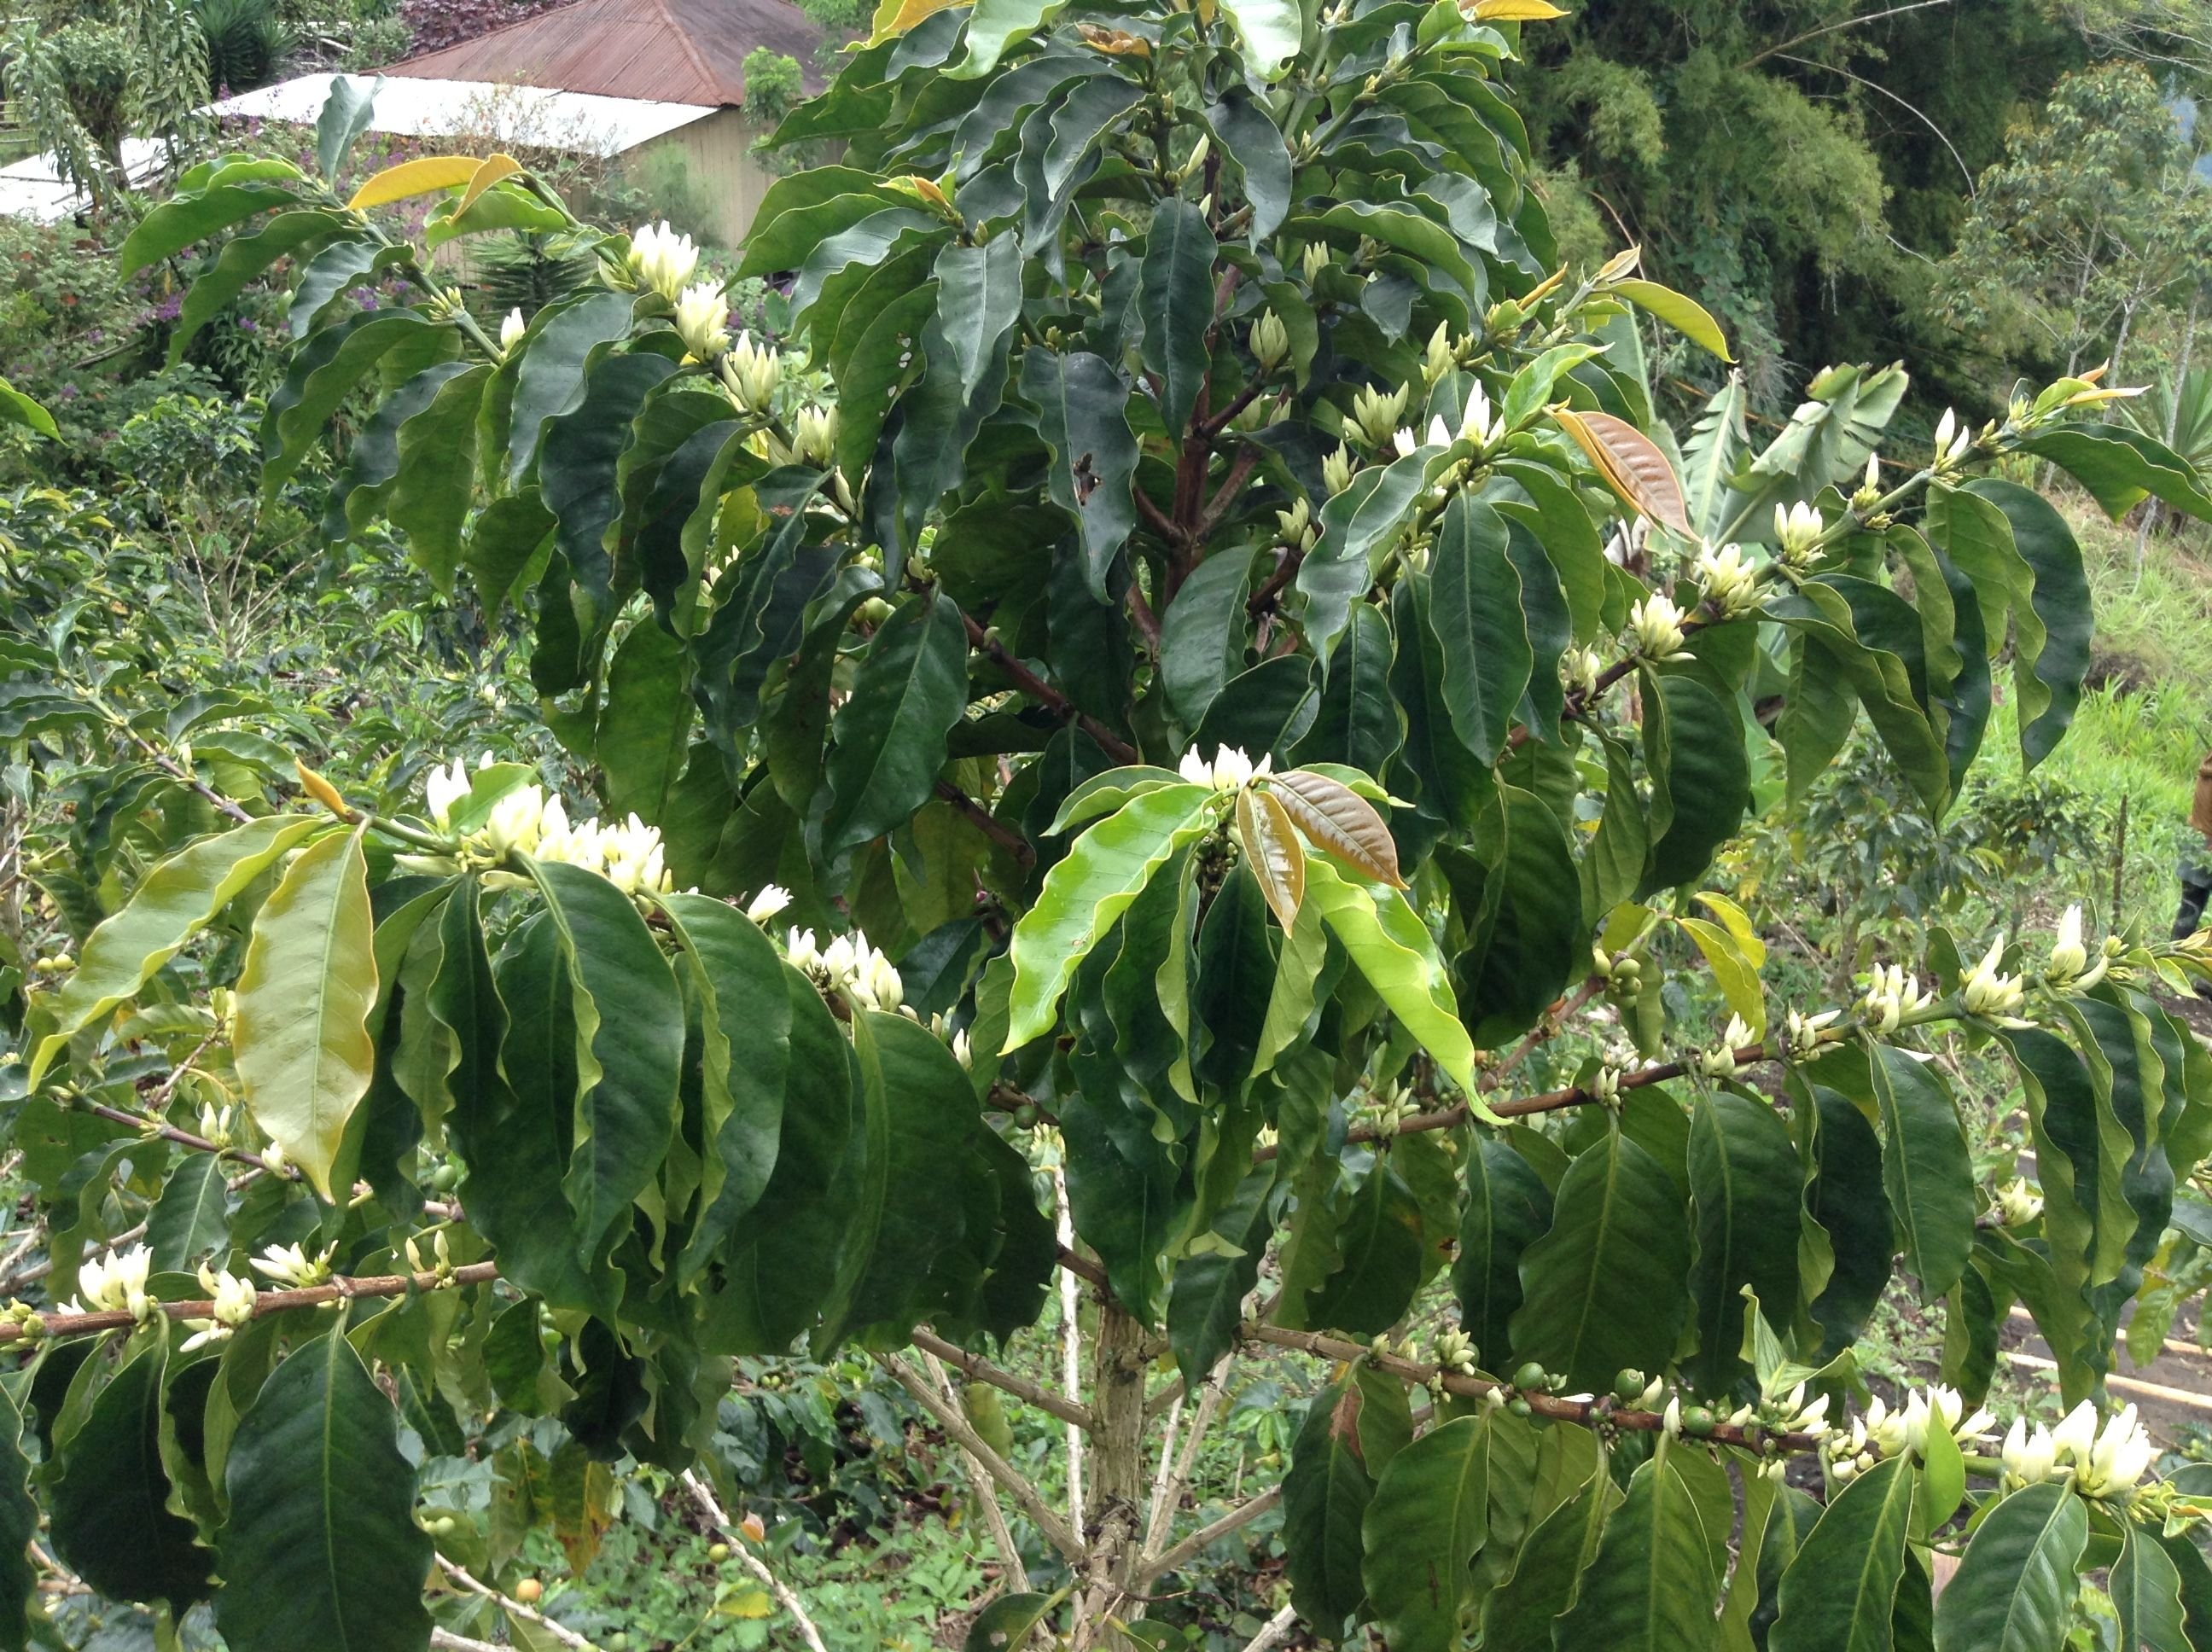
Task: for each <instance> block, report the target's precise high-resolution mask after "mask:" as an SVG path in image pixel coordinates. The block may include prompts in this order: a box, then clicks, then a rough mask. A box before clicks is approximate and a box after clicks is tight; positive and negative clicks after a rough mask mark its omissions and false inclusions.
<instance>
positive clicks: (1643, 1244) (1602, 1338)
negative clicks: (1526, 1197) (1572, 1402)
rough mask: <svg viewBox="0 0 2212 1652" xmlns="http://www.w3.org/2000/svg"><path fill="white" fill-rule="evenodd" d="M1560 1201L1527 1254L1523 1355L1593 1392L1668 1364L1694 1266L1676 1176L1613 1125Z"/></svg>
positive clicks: (1579, 1165)
mask: <svg viewBox="0 0 2212 1652" xmlns="http://www.w3.org/2000/svg"><path fill="white" fill-rule="evenodd" d="M1553 1208H1554V1214H1553V1220H1552V1226H1551V1229H1550V1230H1549V1231H1548V1232H1547V1233H1546V1234H1545V1235H1544V1236H1543V1237H1542V1238H1541V1239H1539V1240H1538V1241H1537V1242H1535V1243H1534V1244H1533V1245H1531V1246H1529V1247H1528V1249H1527V1250H1525V1251H1523V1252H1522V1256H1521V1289H1522V1304H1521V1307H1520V1309H1519V1311H1518V1312H1516V1314H1515V1315H1513V1319H1512V1327H1511V1329H1512V1338H1513V1352H1514V1355H1515V1357H1516V1358H1519V1359H1522V1360H1533V1361H1534V1362H1535V1363H1536V1364H1540V1365H1541V1366H1542V1367H1543V1368H1544V1369H1545V1370H1547V1371H1556V1372H1558V1373H1559V1374H1561V1375H1563V1376H1565V1377H1566V1379H1567V1383H1568V1386H1569V1387H1570V1388H1579V1389H1583V1390H1587V1391H1590V1392H1597V1391H1601V1390H1603V1389H1606V1388H1611V1387H1612V1386H1613V1381H1614V1378H1615V1377H1616V1376H1617V1375H1618V1374H1619V1373H1620V1370H1622V1368H1623V1367H1625V1366H1632V1367H1634V1368H1635V1369H1637V1370H1645V1371H1650V1370H1662V1369H1664V1368H1665V1366H1666V1364H1667V1363H1668V1359H1669V1357H1671V1356H1672V1355H1673V1353H1674V1340H1675V1338H1676V1336H1677V1335H1678V1334H1679V1333H1680V1329H1681V1325H1682V1317H1683V1312H1684V1309H1686V1306H1687V1303H1686V1284H1687V1280H1688V1278H1689V1272H1690V1236H1689V1230H1688V1222H1687V1212H1686V1211H1685V1210H1684V1208H1683V1200H1682V1195H1681V1193H1680V1191H1679V1190H1678V1189H1677V1188H1676V1187H1675V1185H1674V1178H1673V1177H1671V1176H1670V1175H1668V1174H1667V1171H1666V1169H1664V1168H1663V1167H1662V1165H1661V1164H1660V1163H1659V1162H1658V1161H1657V1160H1656V1159H1655V1158H1653V1157H1651V1155H1650V1153H1648V1152H1646V1151H1644V1149H1643V1148H1641V1147H1639V1146H1638V1145H1637V1144H1636V1143H1635V1142H1633V1141H1632V1140H1630V1139H1628V1137H1627V1136H1626V1135H1624V1134H1623V1133H1621V1132H1620V1131H1619V1130H1617V1129H1608V1130H1607V1132H1606V1133H1605V1134H1604V1135H1603V1136H1602V1137H1601V1138H1600V1139H1598V1140H1597V1141H1596V1142H1595V1144H1594V1145H1591V1146H1589V1147H1588V1148H1585V1149H1584V1150H1583V1151H1582V1152H1581V1153H1579V1154H1577V1156H1576V1157H1575V1160H1574V1162H1573V1163H1572V1164H1571V1165H1570V1166H1569V1167H1568V1169H1567V1174H1566V1175H1565V1179H1564V1180H1562V1181H1560V1183H1559V1191H1558V1193H1557V1196H1556V1202H1555V1205H1554V1207H1553ZM1491 1357H1492V1359H1493V1360H1495V1359H1496V1358H1497V1357H1498V1356H1497V1354H1496V1353H1495V1352H1493V1353H1492V1356H1491Z"/></svg>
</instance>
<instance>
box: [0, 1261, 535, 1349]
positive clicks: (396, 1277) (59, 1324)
mask: <svg viewBox="0 0 2212 1652" xmlns="http://www.w3.org/2000/svg"><path fill="white" fill-rule="evenodd" d="M496 1278H499V1265H498V1264H497V1263H495V1262H471V1263H470V1264H469V1265H468V1266H466V1267H457V1268H455V1269H453V1272H450V1273H445V1274H438V1273H371V1274H362V1275H361V1276H359V1277H357V1278H346V1277H343V1276H342V1277H340V1278H335V1279H332V1280H331V1282H330V1283H329V1284H328V1285H303V1286H301V1287H300V1288H299V1289H297V1290H293V1291H262V1292H260V1293H259V1294H258V1295H257V1296H256V1297H254V1299H253V1316H254V1317H255V1318H256V1319H258V1318H260V1317H261V1316H262V1315H264V1314H282V1313H283V1312H285V1311H287V1310H288V1309H294V1308H320V1307H321V1306H323V1304H324V1303H334V1302H349V1301H351V1300H352V1299H353V1298H355V1297H404V1296H405V1295H406V1294H407V1293H408V1292H409V1291H435V1290H437V1289H438V1288H439V1287H440V1286H441V1285H484V1284H487V1283H489V1281H491V1280H493V1279H496ZM154 1305H155V1307H156V1308H159V1309H161V1312H163V1313H164V1314H167V1315H168V1316H169V1317H170V1318H171V1319H173V1320H204V1319H213V1318H214V1317H215V1304H214V1303H211V1302H204V1301H190V1302H165V1303H155V1304H154ZM39 1323H40V1327H41V1329H40V1334H42V1335H45V1336H49V1337H76V1336H85V1335H88V1334H91V1333H96V1332H100V1331H120V1330H123V1329H125V1327H128V1326H131V1325H135V1324H136V1323H137V1321H136V1320H134V1319H132V1318H131V1315H130V1314H129V1313H128V1312H126V1311H125V1310H123V1309H114V1310H112V1311H102V1312H100V1313H96V1314H43V1315H40V1316H39ZM24 1339H25V1330H24V1327H22V1326H21V1324H19V1323H18V1322H16V1321H13V1320H8V1321H0V1345H4V1344H7V1343H10V1342H20V1341H22V1340H24Z"/></svg>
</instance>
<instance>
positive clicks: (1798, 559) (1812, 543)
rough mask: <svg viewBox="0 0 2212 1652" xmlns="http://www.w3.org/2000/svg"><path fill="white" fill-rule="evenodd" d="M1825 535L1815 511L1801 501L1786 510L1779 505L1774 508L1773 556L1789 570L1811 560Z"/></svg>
mask: <svg viewBox="0 0 2212 1652" xmlns="http://www.w3.org/2000/svg"><path fill="white" fill-rule="evenodd" d="M1826 531H1827V525H1826V523H1824V522H1822V521H1821V519H1820V510H1819V508H1818V507H1815V506H1814V505H1812V504H1810V503H1808V502H1807V501H1803V500H1800V501H1798V502H1797V503H1796V504H1795V505H1792V506H1790V507H1788V508H1787V509H1784V507H1782V506H1780V505H1777V506H1776V507H1774V539H1775V547H1776V555H1778V556H1780V557H1781V558H1782V560H1783V561H1784V562H1788V563H1790V565H1791V566H1792V567H1796V566H1798V565H1800V564H1802V563H1804V562H1808V561H1810V560H1811V558H1812V556H1813V553H1814V551H1816V550H1819V549H1820V536H1821V535H1822V534H1823V533H1825V532H1826Z"/></svg>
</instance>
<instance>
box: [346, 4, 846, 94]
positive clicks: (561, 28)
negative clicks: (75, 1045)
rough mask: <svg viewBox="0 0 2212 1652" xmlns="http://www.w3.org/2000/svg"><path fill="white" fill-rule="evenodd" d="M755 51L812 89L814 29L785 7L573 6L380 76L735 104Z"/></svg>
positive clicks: (817, 77) (817, 44) (817, 80)
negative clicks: (792, 70) (794, 71)
mask: <svg viewBox="0 0 2212 1652" xmlns="http://www.w3.org/2000/svg"><path fill="white" fill-rule="evenodd" d="M757 46H767V47H769V49H770V50H771V51H775V52H782V53H784V54H786V55H787V56H788V57H793V58H797V59H798V60H799V67H800V69H801V70H802V71H803V72H804V74H805V81H806V88H807V90H809V91H810V92H812V91H818V90H820V89H821V86H822V76H821V73H820V71H819V70H817V68H816V66H815V61H814V59H815V54H816V52H817V51H819V50H820V48H821V46H822V30H821V29H820V27H817V25H816V24H815V22H814V21H813V20H812V19H811V18H810V17H808V16H807V15H806V14H805V12H803V11H801V10H799V8H798V7H797V6H795V5H793V4H791V3H790V0H573V3H571V4H568V5H565V6H560V7H557V8H556V9H553V10H551V11H544V12H539V13H538V15H536V16H533V17H526V18H524V19H523V20H522V21H520V22H519V23H510V24H508V25H507V27H505V28H495V29H494V30H492V31H491V32H490V33H489V34H480V35H478V36H477V38H476V39H473V40H467V41H464V42H463V43H462V44H461V45H459V46H447V48H446V49H445V50H444V51H443V52H430V53H428V54H427V55H425V56H423V57H420V58H409V59H408V60H407V61H406V62H405V63H402V64H393V65H392V67H391V68H390V69H387V70H386V71H385V72H386V74H389V75H404V76H410V77H417V78H424V79H433V80H462V81H495V82H503V83H504V82H513V83H514V84H518V85H523V86H541V87H550V88H558V89H559V90H562V91H564V92H590V93H595V94H599V95H600V96H603V97H615V98H647V99H651V100H654V101H656V102H662V103H691V104H711V105H716V106H720V105H724V104H741V103H743V102H744V100H745V99H744V84H745V76H744V60H745V54H746V53H747V52H751V51H752V50H753V49H754V48H755V47H757Z"/></svg>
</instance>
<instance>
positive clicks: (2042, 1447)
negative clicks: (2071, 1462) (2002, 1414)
mask: <svg viewBox="0 0 2212 1652" xmlns="http://www.w3.org/2000/svg"><path fill="white" fill-rule="evenodd" d="M2001 1455H2002V1460H2003V1462H2004V1489H2005V1490H2006V1491H2019V1490H2021V1488H2022V1487H2023V1486H2029V1485H2041V1484H2042V1483H2043V1482H2044V1481H2045V1480H2047V1479H2050V1478H2051V1472H2052V1470H2053V1469H2054V1468H2055V1467H2057V1461H2058V1442H2057V1441H2055V1440H2053V1439H2052V1438H2051V1430H2049V1429H2047V1428H2045V1427H2044V1426H2043V1424H2040V1423H2038V1424H2035V1425H2034V1426H2033V1427H2032V1428H2031V1427H2030V1426H2029V1425H2028V1422H2027V1418H2024V1417H2016V1418H2014V1419H2013V1424H2012V1426H2011V1427H2010V1428H2008V1429H2007V1430H2005V1436H2004V1445H2003V1448H2002V1453H2001Z"/></svg>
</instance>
